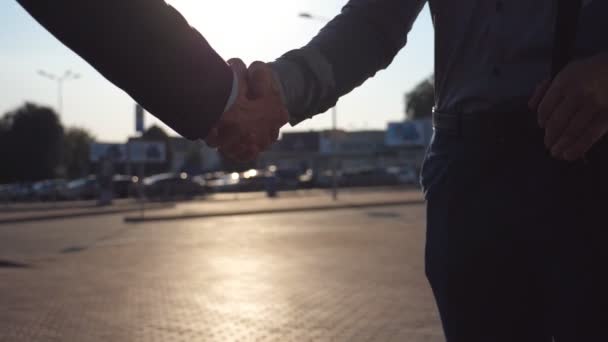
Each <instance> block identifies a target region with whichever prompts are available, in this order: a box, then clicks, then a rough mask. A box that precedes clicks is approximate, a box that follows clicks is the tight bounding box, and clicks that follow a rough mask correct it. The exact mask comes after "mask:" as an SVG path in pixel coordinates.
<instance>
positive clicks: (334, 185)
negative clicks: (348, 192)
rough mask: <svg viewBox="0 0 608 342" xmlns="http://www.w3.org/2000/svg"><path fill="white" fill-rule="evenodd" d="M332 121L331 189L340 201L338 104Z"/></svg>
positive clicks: (319, 18)
mask: <svg viewBox="0 0 608 342" xmlns="http://www.w3.org/2000/svg"><path fill="white" fill-rule="evenodd" d="M298 16H299V17H300V18H302V19H308V20H316V21H322V22H325V23H326V22H328V21H329V19H327V18H325V17H322V16H318V15H314V14H311V13H308V12H301V13H300V14H298ZM331 121H332V129H331V130H332V132H331V136H330V137H331V162H330V163H331V187H332V198H333V199H334V200H337V199H338V170H337V169H338V165H337V164H338V160H337V159H338V158H337V157H336V154H337V150H338V144H337V141H336V135H337V133H338V132H337V130H338V104H337V103H336V105H335V106H334V108H332V110H331Z"/></svg>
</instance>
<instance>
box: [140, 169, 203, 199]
mask: <svg viewBox="0 0 608 342" xmlns="http://www.w3.org/2000/svg"><path fill="white" fill-rule="evenodd" d="M143 186H144V194H145V195H146V197H147V198H148V199H153V200H161V201H165V200H174V199H192V198H194V197H196V196H199V195H202V194H204V193H205V190H204V187H203V185H201V184H200V183H199V182H197V181H195V180H194V179H193V178H192V177H190V176H189V175H188V174H187V173H185V172H182V173H162V174H159V175H155V176H151V177H148V178H146V179H144V180H143Z"/></svg>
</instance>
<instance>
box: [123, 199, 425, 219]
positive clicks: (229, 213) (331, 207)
mask: <svg viewBox="0 0 608 342" xmlns="http://www.w3.org/2000/svg"><path fill="white" fill-rule="evenodd" d="M424 203H425V201H424V200H421V199H416V200H399V201H385V202H367V203H365V202H364V203H347V202H345V203H344V204H339V205H322V206H321V205H317V206H295V207H290V208H279V209H277V208H275V209H258V210H240V211H221V212H215V213H213V212H211V213H184V214H173V215H156V216H154V215H146V216H144V217H141V216H126V217H125V218H124V222H125V223H132V224H137V223H146V222H159V221H179V220H192V219H204V218H214V217H226V216H249V215H264V214H283V213H297V212H306V211H330V210H345V209H359V208H375V207H390V206H399V205H417V204H424Z"/></svg>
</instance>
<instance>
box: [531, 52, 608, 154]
mask: <svg viewBox="0 0 608 342" xmlns="http://www.w3.org/2000/svg"><path fill="white" fill-rule="evenodd" d="M530 107H531V108H532V109H536V110H537V113H538V123H539V125H540V126H541V127H542V128H544V129H545V145H546V147H547V148H548V149H549V151H550V152H551V154H552V155H553V157H555V158H558V159H563V160H567V161H575V160H579V159H581V158H584V157H585V154H586V153H587V152H588V151H589V150H590V149H591V148H592V147H593V145H595V144H596V143H597V142H598V141H599V140H600V139H601V138H603V137H604V136H605V135H606V133H608V53H603V54H599V55H596V56H594V57H591V58H588V59H583V60H579V61H576V62H573V63H571V64H570V65H568V66H567V67H566V68H565V69H564V70H563V71H562V72H561V73H559V74H558V75H557V77H556V78H555V80H553V81H552V82H549V81H544V82H542V83H541V84H540V85H539V86H538V87H537V89H536V91H535V94H534V95H533V96H532V99H531V100H530Z"/></svg>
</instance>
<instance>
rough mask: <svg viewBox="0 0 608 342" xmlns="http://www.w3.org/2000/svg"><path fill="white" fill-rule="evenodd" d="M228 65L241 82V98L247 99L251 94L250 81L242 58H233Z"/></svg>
mask: <svg viewBox="0 0 608 342" xmlns="http://www.w3.org/2000/svg"><path fill="white" fill-rule="evenodd" d="M228 65H230V68H231V69H232V71H233V72H234V73H235V74H236V77H237V79H238V82H239V97H245V98H246V97H247V96H248V93H249V81H248V73H247V66H246V65H245V63H243V61H242V60H241V59H240V58H231V59H229V60H228Z"/></svg>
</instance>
